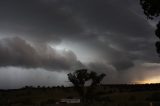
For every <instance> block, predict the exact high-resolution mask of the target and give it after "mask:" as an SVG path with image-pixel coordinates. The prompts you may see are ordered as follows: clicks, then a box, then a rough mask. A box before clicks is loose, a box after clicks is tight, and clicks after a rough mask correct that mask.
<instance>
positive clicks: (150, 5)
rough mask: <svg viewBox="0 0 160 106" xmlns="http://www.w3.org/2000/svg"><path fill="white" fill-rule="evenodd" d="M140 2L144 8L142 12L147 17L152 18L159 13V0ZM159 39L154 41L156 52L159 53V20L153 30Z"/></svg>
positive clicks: (143, 0)
mask: <svg viewBox="0 0 160 106" xmlns="http://www.w3.org/2000/svg"><path fill="white" fill-rule="evenodd" d="M140 4H141V6H142V8H143V10H144V14H145V15H146V16H147V18H148V19H151V20H153V19H154V18H155V17H159V15H160V0H140ZM155 34H156V36H157V37H158V38H159V41H157V42H156V44H155V45H156V48H157V53H158V54H159V55H160V21H159V22H158V24H157V29H156V31H155Z"/></svg>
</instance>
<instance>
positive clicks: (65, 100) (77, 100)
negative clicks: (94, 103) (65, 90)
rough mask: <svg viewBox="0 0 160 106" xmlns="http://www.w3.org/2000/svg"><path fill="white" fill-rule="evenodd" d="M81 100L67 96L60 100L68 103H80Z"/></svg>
mask: <svg viewBox="0 0 160 106" xmlns="http://www.w3.org/2000/svg"><path fill="white" fill-rule="evenodd" d="M80 102H81V101H80V99H76V98H73V99H72V98H65V99H61V100H60V103H67V104H69V103H80Z"/></svg>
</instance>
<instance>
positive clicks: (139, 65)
mask: <svg viewBox="0 0 160 106" xmlns="http://www.w3.org/2000/svg"><path fill="white" fill-rule="evenodd" d="M155 29H156V21H154V20H152V21H149V20H147V19H146V16H145V15H144V14H143V10H142V9H141V6H140V4H139V0H1V1H0V88H1V89H4V88H20V87H23V86H25V85H32V86H37V85H41V86H43V85H45V86H54V85H62V84H63V85H70V83H69V82H68V79H67V73H69V72H73V71H74V70H77V69H80V68H88V69H89V70H94V71H96V72H98V73H102V72H103V73H106V75H107V76H106V78H105V79H104V81H103V83H110V84H113V83H114V84H115V83H142V82H145V81H152V82H158V81H159V82H160V64H159V61H160V58H159V57H158V55H157V53H156V48H155V42H156V40H157V38H156V36H155V35H154V31H155ZM155 78H156V80H155Z"/></svg>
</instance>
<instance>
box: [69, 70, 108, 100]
mask: <svg viewBox="0 0 160 106" xmlns="http://www.w3.org/2000/svg"><path fill="white" fill-rule="evenodd" d="M104 77H105V74H100V75H98V74H97V73H96V72H93V71H91V72H88V70H87V69H80V70H76V71H75V72H73V73H69V74H68V79H69V81H70V82H71V83H72V84H73V85H74V88H75V89H76V91H77V92H78V93H79V95H80V96H81V100H82V102H83V103H85V102H86V95H87V94H88V92H89V93H93V92H91V91H93V89H94V88H95V87H96V86H97V85H99V84H100V83H101V81H102V80H103V78H104ZM87 81H91V84H90V85H89V87H88V90H87V87H85V84H86V82H87Z"/></svg>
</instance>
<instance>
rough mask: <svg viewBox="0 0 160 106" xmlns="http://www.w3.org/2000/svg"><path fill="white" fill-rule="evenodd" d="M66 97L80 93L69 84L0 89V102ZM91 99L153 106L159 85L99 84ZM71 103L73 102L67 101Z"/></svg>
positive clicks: (102, 105)
mask: <svg viewBox="0 0 160 106" xmlns="http://www.w3.org/2000/svg"><path fill="white" fill-rule="evenodd" d="M68 97H70V98H71V97H73V98H74V97H77V98H79V95H78V94H77V92H76V91H75V90H74V88H72V87H51V88H45V87H38V88H34V87H25V88H22V89H15V90H0V106H49V104H52V106H53V104H55V103H56V102H57V101H60V99H62V98H68ZM93 99H94V101H92V102H90V103H88V105H87V106H89V105H91V106H151V103H152V106H160V103H159V102H160V85H159V84H148V85H101V86H99V87H97V88H96V90H95V92H94V96H93ZM72 105H75V104H69V106H72ZM50 106H51V105H50ZM59 106H64V104H59ZM65 106H66V104H65ZM76 106H82V104H76Z"/></svg>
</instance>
